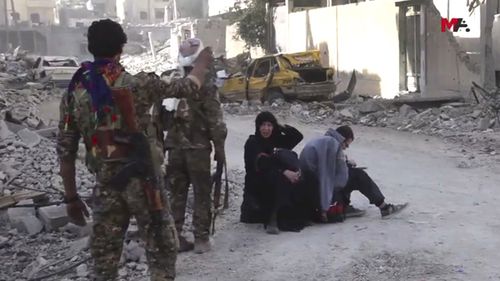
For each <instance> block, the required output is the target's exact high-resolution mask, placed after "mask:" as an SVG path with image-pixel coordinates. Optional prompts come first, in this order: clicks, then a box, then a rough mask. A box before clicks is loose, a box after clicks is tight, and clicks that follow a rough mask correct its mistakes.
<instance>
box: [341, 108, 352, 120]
mask: <svg viewBox="0 0 500 281" xmlns="http://www.w3.org/2000/svg"><path fill="white" fill-rule="evenodd" d="M340 115H342V117H345V118H349V119H352V118H354V115H353V114H352V112H351V110H350V109H348V108H345V109H342V110H341V111H340Z"/></svg>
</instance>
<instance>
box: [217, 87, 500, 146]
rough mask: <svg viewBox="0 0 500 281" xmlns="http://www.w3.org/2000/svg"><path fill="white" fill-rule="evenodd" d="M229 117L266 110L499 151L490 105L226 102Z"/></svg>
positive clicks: (373, 101) (307, 120) (310, 120)
mask: <svg viewBox="0 0 500 281" xmlns="http://www.w3.org/2000/svg"><path fill="white" fill-rule="evenodd" d="M223 107H224V110H225V112H226V114H229V115H256V114H257V113H258V112H260V111H263V110H268V111H271V112H273V113H275V114H276V115H277V116H278V117H279V116H282V117H290V116H293V117H295V118H297V119H298V120H299V121H301V122H303V123H306V124H325V125H332V124H335V125H340V124H359V125H364V126H370V127H388V128H393V129H396V130H400V131H408V132H412V133H416V134H425V135H431V136H437V137H442V138H445V139H447V140H451V141H454V142H458V143H461V144H464V145H466V146H467V147H469V148H474V149H476V150H479V151H481V152H482V153H485V154H490V155H496V154H497V153H498V152H500V145H498V144H499V143H500V142H499V140H500V134H499V133H498V128H500V123H499V121H497V119H496V118H495V117H494V115H493V114H491V110H489V108H490V104H488V103H480V104H469V103H461V102H452V103H448V104H444V105H441V106H439V107H431V108H416V107H415V108H414V107H412V106H410V105H407V104H402V105H400V106H396V105H395V104H394V101H392V100H384V99H369V100H366V101H362V99H361V98H356V97H354V98H353V99H351V100H349V101H347V102H346V103H344V104H335V105H334V104H333V103H331V102H310V103H304V102H296V101H295V102H292V103H287V102H284V101H277V102H274V103H273V104H272V105H268V104H261V103H258V102H257V103H256V102H251V103H248V102H243V103H241V104H240V103H226V104H224V105H223Z"/></svg>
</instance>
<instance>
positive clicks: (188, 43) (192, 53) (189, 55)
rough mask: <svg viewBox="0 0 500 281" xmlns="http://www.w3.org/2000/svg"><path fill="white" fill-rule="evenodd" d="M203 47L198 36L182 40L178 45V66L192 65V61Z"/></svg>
mask: <svg viewBox="0 0 500 281" xmlns="http://www.w3.org/2000/svg"><path fill="white" fill-rule="evenodd" d="M204 48H205V47H204V46H203V42H202V41H201V40H200V39H198V38H189V39H187V40H184V41H182V43H181V45H180V46H179V57H178V63H179V66H180V67H189V66H193V64H194V62H195V61H196V59H197V58H198V56H199V55H200V53H201V51H203V49H204Z"/></svg>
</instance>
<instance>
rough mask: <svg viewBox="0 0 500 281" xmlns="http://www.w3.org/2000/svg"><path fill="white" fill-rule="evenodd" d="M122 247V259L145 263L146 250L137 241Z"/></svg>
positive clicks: (131, 241)
mask: <svg viewBox="0 0 500 281" xmlns="http://www.w3.org/2000/svg"><path fill="white" fill-rule="evenodd" d="M123 246H124V247H123V259H124V260H125V261H134V262H139V261H140V262H146V250H145V249H144V247H143V246H142V245H141V243H140V242H139V241H137V240H130V241H129V242H128V243H125V244H124V245H123Z"/></svg>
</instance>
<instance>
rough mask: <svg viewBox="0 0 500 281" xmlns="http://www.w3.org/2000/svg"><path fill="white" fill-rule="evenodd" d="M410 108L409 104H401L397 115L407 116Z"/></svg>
mask: <svg viewBox="0 0 500 281" xmlns="http://www.w3.org/2000/svg"><path fill="white" fill-rule="evenodd" d="M411 110H413V108H412V107H411V106H409V105H407V104H403V105H402V106H401V107H400V108H399V115H401V116H403V117H406V116H408V114H409V113H410V111H411Z"/></svg>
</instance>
